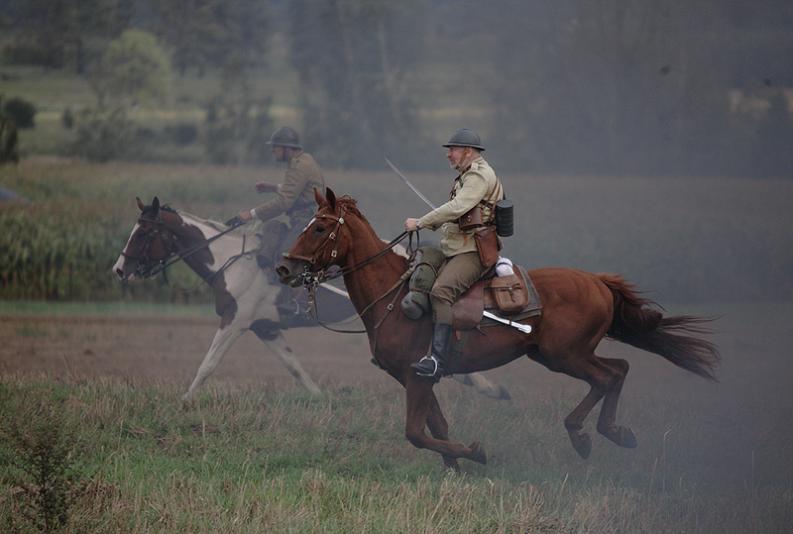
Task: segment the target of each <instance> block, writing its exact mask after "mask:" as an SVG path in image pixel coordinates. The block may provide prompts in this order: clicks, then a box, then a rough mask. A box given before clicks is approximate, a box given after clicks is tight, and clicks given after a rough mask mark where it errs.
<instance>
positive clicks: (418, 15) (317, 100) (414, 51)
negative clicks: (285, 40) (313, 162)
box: [287, 0, 425, 166]
mask: <svg viewBox="0 0 793 534" xmlns="http://www.w3.org/2000/svg"><path fill="white" fill-rule="evenodd" d="M422 11H423V2H422V1H421V0H409V1H405V2H392V1H387V0H367V1H356V0H337V1H334V2H319V3H318V2H312V1H311V0H296V1H293V2H290V3H289V4H288V13H287V16H288V19H289V23H290V26H289V30H288V36H289V39H290V55H291V58H292V63H293V65H294V66H295V68H296V69H297V72H298V76H299V80H300V89H299V91H300V92H299V96H300V101H301V107H302V109H303V115H304V116H303V123H304V124H305V125H306V128H305V135H304V137H305V138H306V140H307V142H308V143H309V144H311V145H312V148H313V149H314V151H315V152H316V153H318V154H320V155H321V157H322V159H323V161H325V162H328V163H334V164H341V165H365V166H367V165H368V166H371V165H382V156H383V154H384V152H386V151H389V150H392V149H394V148H395V147H397V146H398V145H399V146H400V147H401V148H402V149H403V150H404V151H406V152H407V151H409V150H410V148H414V147H416V146H417V145H418V144H419V143H420V139H421V135H420V132H421V130H420V128H419V127H418V121H417V106H416V101H417V97H418V95H417V94H416V93H415V87H414V82H415V78H414V76H413V75H414V74H415V72H416V68H415V67H416V65H417V63H418V61H419V59H420V54H421V46H422V39H423V36H424V35H425V32H424V28H423V25H424V22H423V16H422Z"/></svg>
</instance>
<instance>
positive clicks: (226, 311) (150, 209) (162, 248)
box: [113, 197, 509, 401]
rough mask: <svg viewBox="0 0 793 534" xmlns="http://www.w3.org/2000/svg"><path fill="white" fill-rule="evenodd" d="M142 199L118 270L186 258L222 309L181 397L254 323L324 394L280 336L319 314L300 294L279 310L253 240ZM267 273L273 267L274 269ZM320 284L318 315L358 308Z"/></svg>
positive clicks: (496, 389) (479, 380)
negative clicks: (309, 310) (306, 308)
mask: <svg viewBox="0 0 793 534" xmlns="http://www.w3.org/2000/svg"><path fill="white" fill-rule="evenodd" d="M137 202H138V208H139V209H140V210H141V214H140V217H139V218H138V220H137V223H136V224H135V226H134V227H133V228H132V232H131V234H130V236H129V240H128V241H127V244H126V246H125V247H124V249H123V250H122V251H121V255H120V256H119V257H118V260H116V263H115V265H114V266H113V272H114V273H116V275H117V276H118V278H119V279H120V280H122V281H126V280H132V279H134V278H136V277H147V276H150V275H151V274H153V273H155V272H156V271H157V270H158V269H161V268H162V265H163V264H164V262H166V261H168V260H169V259H171V258H175V257H177V256H178V257H181V258H182V259H183V260H184V262H185V263H186V264H187V265H188V266H189V267H190V268H191V269H192V270H193V271H194V272H195V273H196V274H197V275H198V276H200V277H201V278H202V279H203V280H204V281H205V282H206V283H207V284H209V285H210V286H211V287H212V290H213V292H214V298H215V312H216V313H217V314H218V315H219V316H220V327H219V328H218V331H217V332H216V333H215V337H214V339H213V340H212V345H211V346H210V347H209V351H208V352H207V353H206V356H204V360H203V361H202V362H201V366H200V367H199V368H198V372H197V373H196V376H195V378H194V379H193V382H192V383H191V384H190V387H189V389H188V390H187V392H186V393H185V394H184V396H183V399H184V400H185V401H189V400H191V399H192V397H193V395H194V394H195V391H196V389H198V387H200V386H201V385H202V384H203V383H204V381H205V380H206V379H207V377H208V376H209V375H210V374H211V373H212V371H214V370H215V368H216V367H217V366H218V364H219V363H220V361H221V360H222V359H223V356H224V355H225V354H226V352H227V351H228V350H229V349H230V348H231V346H232V345H233V344H234V342H235V341H236V340H237V338H238V337H239V336H240V335H241V334H242V333H244V332H245V331H246V330H252V331H253V332H254V333H255V334H256V335H257V336H258V337H259V339H261V340H262V341H263V342H264V344H265V345H267V347H268V348H270V350H272V351H273V352H275V353H276V354H277V355H278V357H279V358H280V359H281V361H282V362H283V363H284V365H285V366H286V368H287V369H288V370H289V373H290V374H291V375H292V376H294V377H295V378H296V379H297V380H298V381H299V382H300V383H301V384H302V385H303V386H304V387H305V388H306V389H308V390H309V391H310V392H311V393H314V394H319V393H320V390H319V388H318V387H317V385H316V384H315V383H314V381H313V380H312V379H311V377H310V376H309V375H308V373H306V372H305V371H304V370H303V368H302V366H301V365H300V362H299V361H298V360H297V359H296V358H295V357H294V355H293V354H292V350H291V349H290V348H289V346H288V345H287V343H286V340H285V339H284V337H283V335H282V331H283V330H285V329H287V328H294V327H304V326H317V321H316V319H313V318H311V317H309V316H308V315H307V314H306V313H304V312H303V311H300V309H299V308H300V306H299V305H298V304H299V301H296V300H294V299H290V300H289V301H288V302H287V305H286V306H284V305H283V303H282V306H281V307H280V308H281V310H280V311H279V306H278V298H279V293H281V292H282V290H284V289H286V288H284V287H283V286H281V285H280V284H278V283H277V282H276V281H275V280H271V279H270V278H269V277H268V272H267V271H265V270H263V269H262V268H260V267H259V265H258V264H257V262H256V258H255V252H256V251H255V244H254V243H250V242H248V243H247V245H246V243H245V237H244V236H243V235H241V234H240V232H233V233H230V232H231V230H232V229H231V228H229V227H227V226H225V225H223V224H220V223H218V222H214V221H210V220H206V219H202V218H200V217H196V216H195V215H191V214H189V213H186V212H183V211H176V210H175V209H173V208H170V207H168V206H160V201H159V199H158V198H157V197H154V200H153V201H152V203H151V205H149V206H144V205H143V203H142V202H141V201H140V199H137ZM269 276H274V273H273V272H272V271H269ZM320 288H321V289H322V290H324V291H323V293H324V294H323V295H322V299H321V300H322V303H323V306H322V317H321V319H323V320H324V321H329V322H336V321H341V320H344V319H347V318H349V317H351V316H353V315H355V310H354V309H353V308H352V306H351V305H350V301H349V299H348V298H346V297H344V296H343V295H339V294H337V293H334V292H331V291H330V290H327V289H326V288H325V287H324V286H320ZM290 308H291V309H290ZM460 382H462V383H464V384H467V385H473V386H474V387H475V388H476V390H477V391H478V392H479V393H481V394H483V395H486V396H489V397H493V398H497V399H500V398H509V393H508V392H507V390H506V389H505V388H504V387H503V386H498V385H495V384H493V383H492V382H490V381H489V380H487V379H486V378H485V377H484V376H481V375H479V374H474V375H471V376H465V377H462V378H460Z"/></svg>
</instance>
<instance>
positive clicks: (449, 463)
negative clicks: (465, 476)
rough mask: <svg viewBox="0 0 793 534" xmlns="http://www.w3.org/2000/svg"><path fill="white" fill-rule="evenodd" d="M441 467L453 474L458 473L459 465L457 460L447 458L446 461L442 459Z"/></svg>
mask: <svg viewBox="0 0 793 534" xmlns="http://www.w3.org/2000/svg"><path fill="white" fill-rule="evenodd" d="M443 465H444V467H446V468H447V469H449V470H450V471H454V472H455V473H459V472H460V464H458V463H457V459H456V458H449V459H448V460H447V459H446V458H444V459H443Z"/></svg>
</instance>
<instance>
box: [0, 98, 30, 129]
mask: <svg viewBox="0 0 793 534" xmlns="http://www.w3.org/2000/svg"><path fill="white" fill-rule="evenodd" d="M3 115H5V116H6V117H8V118H10V119H11V120H13V121H14V123H16V125H17V128H20V129H22V128H33V127H34V126H35V123H34V120H33V119H34V117H35V116H36V106H34V105H33V104H31V103H30V102H28V101H27V100H23V99H21V98H11V99H9V100H6V102H5V104H3Z"/></svg>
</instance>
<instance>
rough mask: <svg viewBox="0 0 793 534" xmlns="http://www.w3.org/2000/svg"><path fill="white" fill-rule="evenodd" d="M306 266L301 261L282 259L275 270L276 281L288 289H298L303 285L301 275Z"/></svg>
mask: <svg viewBox="0 0 793 534" xmlns="http://www.w3.org/2000/svg"><path fill="white" fill-rule="evenodd" d="M307 266H308V264H307V263H306V262H304V261H302V260H293V259H291V258H282V259H281V261H280V262H279V263H278V266H277V267H276V268H275V273H276V274H277V275H278V280H279V281H280V282H281V283H282V284H286V285H288V286H290V287H300V286H301V285H302V284H303V273H304V272H305V271H306V267H307Z"/></svg>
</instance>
